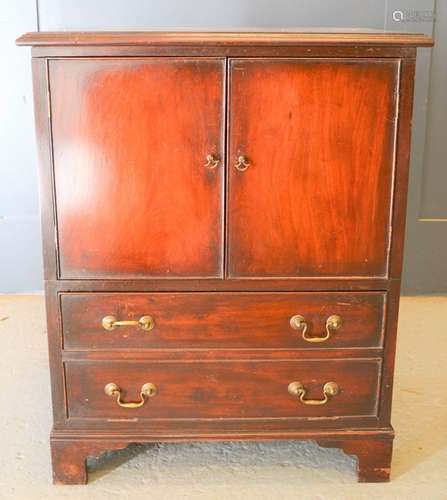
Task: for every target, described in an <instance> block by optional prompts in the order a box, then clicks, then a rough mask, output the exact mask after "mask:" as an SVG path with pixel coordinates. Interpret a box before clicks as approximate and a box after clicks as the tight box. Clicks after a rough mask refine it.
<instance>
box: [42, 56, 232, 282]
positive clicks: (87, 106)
mask: <svg viewBox="0 0 447 500" xmlns="http://www.w3.org/2000/svg"><path fill="white" fill-rule="evenodd" d="M224 68H225V64H224V61H223V60H219V59H204V58H202V59H181V60H180V59H173V58H165V59H162V58H144V59H135V58H132V59H113V58H110V59H74V60H52V61H50V62H49V80H50V81H49V84H50V92H51V114H52V133H53V149H54V175H55V192H56V210H57V226H58V245H59V268H60V275H61V277H62V278H126V277H141V278H170V277H221V276H222V269H223V238H222V235H223V177H224V175H223V163H224V158H223V153H224V152H223V133H224V131H223V128H224V127H223V106H224V83H223V82H224ZM208 155H213V156H214V157H215V158H216V159H219V162H216V161H214V160H213V159H210V160H209V161H208V160H207V156H208ZM206 164H207V166H206Z"/></svg>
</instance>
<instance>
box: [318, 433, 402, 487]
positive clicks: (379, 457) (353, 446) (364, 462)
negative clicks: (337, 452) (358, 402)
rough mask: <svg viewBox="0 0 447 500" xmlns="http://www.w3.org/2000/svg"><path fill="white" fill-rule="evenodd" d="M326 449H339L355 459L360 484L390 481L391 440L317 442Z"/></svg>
mask: <svg viewBox="0 0 447 500" xmlns="http://www.w3.org/2000/svg"><path fill="white" fill-rule="evenodd" d="M318 444H319V445H320V446H325V447H326V448H341V449H342V450H343V451H344V452H345V453H346V454H348V455H355V456H356V457H357V475H358V480H359V481H360V482H361V483H381V482H385V481H389V480H390V471H391V457H392V454H393V440H392V439H359V440H353V439H350V440H345V441H335V442H334V441H332V442H331V441H319V442H318Z"/></svg>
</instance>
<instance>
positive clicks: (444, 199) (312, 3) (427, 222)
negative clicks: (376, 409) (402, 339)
mask: <svg viewBox="0 0 447 500" xmlns="http://www.w3.org/2000/svg"><path fill="white" fill-rule="evenodd" d="M396 11H399V13H398V14H394V15H393V13H395V12H396ZM435 12H436V23H435V22H434V20H433V19H434V16H433V13H435ZM267 27H268V28H278V29H281V28H287V27H293V28H297V27H306V28H309V27H315V28H321V27H338V28H375V29H389V30H396V31H413V32H424V33H427V34H432V33H433V30H434V29H435V38H436V41H437V47H436V49H435V50H434V51H433V52H432V53H431V52H430V51H429V50H428V49H421V50H420V53H419V56H420V58H419V61H418V66H417V81H416V98H415V106H414V129H413V154H412V170H411V184H410V199H409V209H408V217H409V218H408V223H407V227H408V233H407V234H408V236H407V244H406V254H405V267H404V291H405V292H407V293H435V292H447V263H446V262H445V259H444V256H445V254H446V250H447V196H446V194H447V188H446V184H447V174H446V167H445V158H446V157H447V137H446V130H447V95H446V93H447V69H446V64H445V61H446V60H447V54H446V47H447V43H446V42H447V2H445V1H444V0H438V2H436V0H363V1H361V2H359V1H358V0H300V1H297V0H206V1H204V0H187V1H185V0H163V1H162V2H156V3H153V2H148V1H145V0H126V1H120V0H96V1H91V0H14V1H8V0H0V28H1V29H0V56H1V60H2V69H3V78H2V79H1V80H0V86H1V92H0V106H1V108H0V109H1V119H0V151H1V153H0V154H1V156H0V158H1V163H0V174H1V179H0V180H1V182H0V236H1V245H0V293H25V292H34V291H40V290H41V289H42V271H41V266H42V259H41V241H40V227H39V215H38V194H37V165H36V154H35V150H36V148H35V139H34V129H33V108H32V90H31V70H30V68H31V64H30V53H29V50H27V49H24V48H18V47H15V45H14V40H15V38H16V37H17V36H18V35H20V34H22V33H23V32H26V31H38V30H41V31H58V30H61V31H63V30H107V29H109V30H115V29H127V30H130V29H141V30H144V29H151V28H157V29H162V28H168V29H169V28H170V29H175V28H188V29H189V28H191V29H192V28H195V29H200V28H203V29H213V28H216V29H218V28H234V29H240V28H252V29H253V28H267Z"/></svg>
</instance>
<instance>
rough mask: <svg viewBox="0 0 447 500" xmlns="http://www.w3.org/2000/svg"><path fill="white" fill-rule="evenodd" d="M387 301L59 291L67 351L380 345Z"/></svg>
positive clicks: (348, 296)
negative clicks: (335, 319) (66, 292)
mask: <svg viewBox="0 0 447 500" xmlns="http://www.w3.org/2000/svg"><path fill="white" fill-rule="evenodd" d="M384 304H385V294H384V293H382V292H367V293H366V292H345V293H334V292H331V293H208V292H207V293H199V292H196V293H139V294H134V293H124V294H121V293H98V294H92V293H89V294H80V293H79V294H62V296H61V307H62V320H63V335H64V348H65V349H67V350H85V349H115V348H116V349H127V348H129V349H219V348H227V349H231V348H234V349H238V348H254V349H256V348H272V349H275V348H286V349H295V348H298V349H300V348H316V347H318V348H322V347H324V348H331V347H332V348H339V347H379V346H381V345H382V337H383V311H384ZM337 317H338V321H339V322H338V323H337V322H334V318H337ZM104 318H108V321H109V322H108V323H107V321H106V323H105V327H104V326H103V319H104ZM110 318H114V320H111V319H110ZM140 318H149V319H148V321H149V322H146V323H144V321H142V322H140V323H139V320H140ZM292 318H294V320H292V322H291V319H292ZM120 321H121V322H122V321H126V322H128V321H131V322H134V323H136V324H124V325H122V324H121V325H119V323H116V322H120ZM118 325H119V326H118ZM326 337H327V338H326ZM325 338H326V339H325ZM323 339H325V340H323Z"/></svg>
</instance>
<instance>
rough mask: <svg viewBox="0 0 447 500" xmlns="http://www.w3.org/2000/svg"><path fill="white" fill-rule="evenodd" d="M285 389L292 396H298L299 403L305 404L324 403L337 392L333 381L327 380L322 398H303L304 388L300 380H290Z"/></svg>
mask: <svg viewBox="0 0 447 500" xmlns="http://www.w3.org/2000/svg"><path fill="white" fill-rule="evenodd" d="M287 390H288V391H289V394H291V395H292V396H296V397H297V398H299V400H300V401H301V403H303V404H305V405H325V404H326V403H327V402H328V401H329V399H330V398H331V397H332V396H336V395H337V394H338V392H339V390H340V389H339V387H338V385H337V384H336V383H335V382H327V383H326V384H324V387H323V396H324V397H323V399H304V398H305V397H306V389H305V388H304V386H303V384H302V383H301V382H292V383H290V384H289V386H288V388H287Z"/></svg>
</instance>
